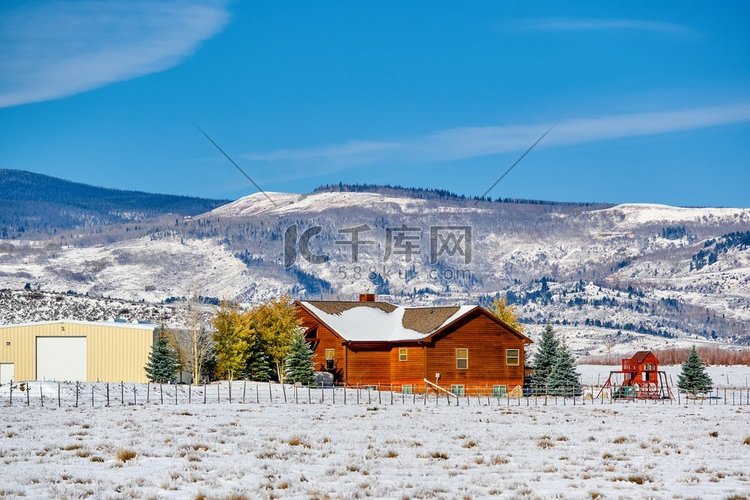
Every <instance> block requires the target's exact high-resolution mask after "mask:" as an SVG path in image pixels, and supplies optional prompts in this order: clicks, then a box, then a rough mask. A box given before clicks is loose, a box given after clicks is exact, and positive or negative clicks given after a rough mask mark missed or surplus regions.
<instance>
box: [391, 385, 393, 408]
mask: <svg viewBox="0 0 750 500" xmlns="http://www.w3.org/2000/svg"><path fill="white" fill-rule="evenodd" d="M391 406H393V384H392V383H391Z"/></svg>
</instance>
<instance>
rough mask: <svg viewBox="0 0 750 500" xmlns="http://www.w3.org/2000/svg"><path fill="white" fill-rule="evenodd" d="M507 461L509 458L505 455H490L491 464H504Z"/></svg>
mask: <svg viewBox="0 0 750 500" xmlns="http://www.w3.org/2000/svg"><path fill="white" fill-rule="evenodd" d="M508 462H509V460H508V459H507V458H505V457H501V456H500V455H495V456H494V457H492V465H505V464H507V463H508Z"/></svg>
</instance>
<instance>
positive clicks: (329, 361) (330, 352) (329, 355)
mask: <svg viewBox="0 0 750 500" xmlns="http://www.w3.org/2000/svg"><path fill="white" fill-rule="evenodd" d="M335 354H336V351H335V350H334V349H326V370H333V367H334V364H335V361H334V359H333V358H334V355H335Z"/></svg>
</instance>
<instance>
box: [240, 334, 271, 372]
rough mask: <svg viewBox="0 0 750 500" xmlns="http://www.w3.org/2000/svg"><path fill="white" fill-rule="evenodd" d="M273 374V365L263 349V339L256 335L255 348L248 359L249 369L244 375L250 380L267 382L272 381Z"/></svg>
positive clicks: (251, 350)
mask: <svg viewBox="0 0 750 500" xmlns="http://www.w3.org/2000/svg"><path fill="white" fill-rule="evenodd" d="M272 372H273V370H272V369H271V363H270V361H269V360H268V356H267V355H266V352H265V350H264V349H263V344H262V343H261V339H260V337H259V336H258V335H256V336H255V341H254V342H253V346H252V348H251V349H250V355H249V357H248V359H247V369H246V370H245V373H244V375H245V377H247V378H248V379H250V380H257V381H260V382H266V381H268V380H271V373H272Z"/></svg>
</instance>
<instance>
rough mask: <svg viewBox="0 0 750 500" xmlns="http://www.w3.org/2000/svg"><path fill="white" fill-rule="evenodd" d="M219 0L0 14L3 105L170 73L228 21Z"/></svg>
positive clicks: (36, 6) (94, 4)
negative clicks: (155, 73)
mask: <svg viewBox="0 0 750 500" xmlns="http://www.w3.org/2000/svg"><path fill="white" fill-rule="evenodd" d="M228 17H229V16H228V13H227V11H226V9H225V7H224V5H223V3H222V2H219V1H198V0H186V1H170V0H149V1H134V2H107V1H83V2H61V1H56V2H46V3H30V4H27V5H23V6H19V7H17V8H15V9H12V10H10V11H6V12H4V13H3V14H2V16H0V54H2V56H0V108H2V107H9V106H16V105H19V104H25V103H31V102H38V101H45V100H50V99H56V98H60V97H65V96H69V95H73V94H77V93H79V92H84V91H86V90H91V89H94V88H97V87H101V86H104V85H107V84H110V83H113V82H118V81H123V80H128V79H131V78H136V77H139V76H142V75H146V74H149V73H154V72H157V71H163V70H165V69H168V68H171V67H173V66H175V65H176V64H178V63H180V62H181V61H183V60H184V59H185V58H186V57H188V56H190V55H191V54H192V53H193V52H194V51H195V50H196V49H197V47H198V46H199V44H200V43H201V42H202V41H204V40H206V39H208V38H210V37H211V36H213V35H214V34H216V33H217V32H219V31H220V30H221V29H222V27H223V26H224V25H225V24H226V22H227V21H228Z"/></svg>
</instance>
